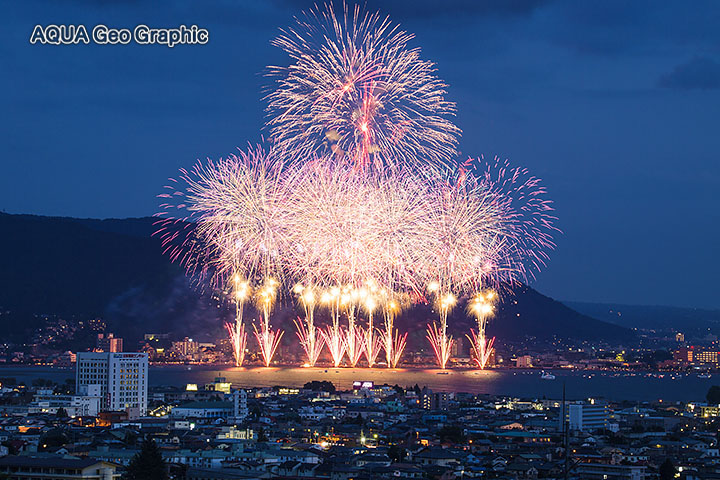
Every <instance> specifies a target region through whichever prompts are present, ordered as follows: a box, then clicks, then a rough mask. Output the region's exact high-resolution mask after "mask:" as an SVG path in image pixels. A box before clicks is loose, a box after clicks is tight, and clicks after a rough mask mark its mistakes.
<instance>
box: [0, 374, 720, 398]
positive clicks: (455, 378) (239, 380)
mask: <svg viewBox="0 0 720 480" xmlns="http://www.w3.org/2000/svg"><path fill="white" fill-rule="evenodd" d="M440 372H441V370H435V369H395V370H391V369H367V368H327V369H326V368H292V367H278V368H274V367H271V368H262V367H250V368H228V367H207V366H196V365H191V366H181V365H173V366H151V367H150V373H149V377H150V378H149V384H150V385H151V386H159V385H173V386H184V385H185V384H187V383H197V384H199V385H202V384H205V383H210V382H212V380H213V379H214V378H215V377H216V376H222V377H225V378H227V380H228V381H229V382H232V383H233V386H235V387H246V388H247V387H271V386H274V385H281V386H288V387H300V386H302V385H304V384H305V383H306V382H309V381H311V380H328V381H331V382H332V383H333V384H334V385H335V386H336V388H338V389H341V390H347V389H350V388H351V387H352V383H353V381H356V380H369V381H373V382H375V383H376V384H383V383H388V384H390V385H394V384H398V385H400V386H412V385H415V384H418V385H419V386H420V387H423V386H428V387H429V388H431V389H433V390H437V391H456V392H470V393H487V394H492V395H509V396H518V397H531V398H542V397H546V398H561V395H562V385H563V383H565V385H566V390H567V396H568V398H569V399H581V398H587V397H605V398H608V399H611V400H633V401H654V400H658V399H662V400H663V401H671V402H674V401H685V402H687V401H704V399H705V394H706V393H707V391H708V389H709V388H710V386H711V385H713V384H720V376H718V377H713V378H710V379H703V378H697V376H695V375H682V376H671V375H669V374H665V375H664V376H663V377H662V378H660V377H659V376H658V375H657V374H650V373H645V372H644V373H627V372H622V373H614V372H600V371H566V370H553V371H552V373H553V374H554V375H555V376H556V379H555V380H543V379H541V378H540V372H539V371H538V370H517V369H505V370H486V371H475V370H449V371H447V372H448V374H447V375H445V374H440ZM74 376H75V370H74V369H72V368H56V367H44V366H27V365H22V366H15V365H6V366H0V377H14V378H16V379H17V380H18V381H25V382H26V383H28V384H29V383H30V382H32V380H34V379H36V378H47V379H51V380H54V381H56V382H62V381H64V380H65V379H66V378H74Z"/></svg>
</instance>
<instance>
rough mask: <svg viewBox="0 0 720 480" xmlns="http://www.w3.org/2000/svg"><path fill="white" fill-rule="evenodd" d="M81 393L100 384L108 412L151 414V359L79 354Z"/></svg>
mask: <svg viewBox="0 0 720 480" xmlns="http://www.w3.org/2000/svg"><path fill="white" fill-rule="evenodd" d="M75 385H76V389H77V393H78V394H79V395H82V394H83V393H82V392H83V391H86V392H87V390H88V389H90V388H91V386H94V385H97V386H99V389H100V392H99V393H100V396H101V397H102V399H103V400H102V402H101V408H102V409H104V410H113V411H119V410H125V409H128V408H132V409H137V410H138V414H139V415H141V416H142V415H145V414H146V412H147V398H148V394H147V391H148V356H147V354H146V353H112V352H81V353H78V354H77V363H76V373H75Z"/></svg>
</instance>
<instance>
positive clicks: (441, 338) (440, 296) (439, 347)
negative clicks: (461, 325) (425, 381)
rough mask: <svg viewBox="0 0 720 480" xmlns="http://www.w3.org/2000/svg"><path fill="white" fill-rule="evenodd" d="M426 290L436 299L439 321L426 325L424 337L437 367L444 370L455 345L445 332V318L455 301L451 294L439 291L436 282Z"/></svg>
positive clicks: (446, 324) (446, 325)
mask: <svg viewBox="0 0 720 480" xmlns="http://www.w3.org/2000/svg"><path fill="white" fill-rule="evenodd" d="M428 290H429V291H430V293H431V294H433V295H434V296H435V298H436V304H437V305H436V308H437V309H438V312H439V316H440V318H439V320H440V321H439V323H438V322H433V323H432V324H430V325H428V327H427V333H426V337H427V339H428V341H429V342H430V345H431V346H432V349H433V351H434V352H435V358H436V360H437V363H438V366H439V367H440V368H442V369H443V370H444V369H445V367H446V366H447V363H448V360H450V352H451V350H452V347H453V345H454V344H455V340H453V338H452V336H451V335H448V332H447V327H448V323H447V317H448V313H450V310H452V308H453V307H454V306H455V303H456V302H457V299H456V298H455V296H454V295H453V294H452V293H450V292H443V291H441V290H440V285H439V284H437V283H436V282H433V283H430V285H429V286H428Z"/></svg>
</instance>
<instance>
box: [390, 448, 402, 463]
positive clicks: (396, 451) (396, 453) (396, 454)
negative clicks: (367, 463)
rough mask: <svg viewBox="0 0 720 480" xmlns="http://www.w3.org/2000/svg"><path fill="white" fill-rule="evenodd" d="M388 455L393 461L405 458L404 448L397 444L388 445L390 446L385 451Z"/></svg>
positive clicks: (397, 461)
mask: <svg viewBox="0 0 720 480" xmlns="http://www.w3.org/2000/svg"><path fill="white" fill-rule="evenodd" d="M387 455H388V457H390V460H392V461H393V462H396V463H399V462H402V461H403V460H405V455H406V452H405V449H404V448H402V447H401V446H399V445H390V448H388V452H387Z"/></svg>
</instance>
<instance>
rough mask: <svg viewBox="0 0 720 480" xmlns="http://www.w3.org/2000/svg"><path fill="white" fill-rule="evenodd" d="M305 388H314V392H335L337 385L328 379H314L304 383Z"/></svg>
mask: <svg viewBox="0 0 720 480" xmlns="http://www.w3.org/2000/svg"><path fill="white" fill-rule="evenodd" d="M303 388H304V389H305V390H312V391H313V392H329V393H335V385H333V383H332V382H328V381H326V380H322V381H317V380H313V381H312V382H308V383H306V384H305V385H303Z"/></svg>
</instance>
